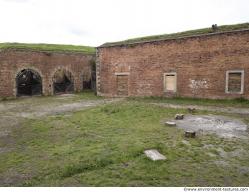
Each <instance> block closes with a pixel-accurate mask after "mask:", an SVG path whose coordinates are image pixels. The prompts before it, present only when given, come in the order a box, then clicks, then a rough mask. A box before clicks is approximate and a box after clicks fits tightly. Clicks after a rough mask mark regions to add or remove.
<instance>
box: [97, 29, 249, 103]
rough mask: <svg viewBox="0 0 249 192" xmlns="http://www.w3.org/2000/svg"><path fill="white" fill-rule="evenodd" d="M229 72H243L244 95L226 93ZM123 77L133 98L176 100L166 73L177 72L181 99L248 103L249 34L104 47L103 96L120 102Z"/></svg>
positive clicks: (100, 52) (99, 79)
mask: <svg viewBox="0 0 249 192" xmlns="http://www.w3.org/2000/svg"><path fill="white" fill-rule="evenodd" d="M227 70H244V72H245V79H244V94H242V95H240V94H228V93H225V86H226V71H227ZM121 72H123V73H127V74H129V79H128V88H129V93H128V94H129V96H172V93H171V94H170V93H169V94H168V93H164V89H163V73H169V72H176V73H177V93H176V95H178V96H182V97H199V98H235V97H244V98H247V99H249V30H247V31H246V30H244V31H234V32H229V33H220V34H213V35H205V36H196V37H188V38H181V39H175V40H164V41H157V42H150V43H148V42H147V43H139V44H133V45H123V46H112V47H99V48H98V54H97V76H98V77H97V90H98V95H104V96H117V75H115V73H116V74H117V73H121ZM173 95H174V94H173Z"/></svg>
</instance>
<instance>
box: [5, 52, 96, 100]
mask: <svg viewBox="0 0 249 192" xmlns="http://www.w3.org/2000/svg"><path fill="white" fill-rule="evenodd" d="M92 59H95V56H94V55H85V54H81V53H46V52H37V51H27V50H25V51H24V50H0V82H1V83H0V97H13V96H16V75H17V74H18V73H19V72H20V71H21V70H23V69H33V70H35V71H37V72H38V73H39V74H40V76H41V77H42V92H43V95H52V94H53V86H52V85H53V80H52V79H53V76H54V74H55V72H56V71H57V70H58V69H60V68H63V69H66V70H68V71H70V72H71V73H72V75H73V79H74V91H76V92H79V91H82V89H83V80H84V81H89V80H90V78H91V63H90V61H91V60H92Z"/></svg>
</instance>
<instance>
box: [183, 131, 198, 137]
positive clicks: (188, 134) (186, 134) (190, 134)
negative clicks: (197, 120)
mask: <svg viewBox="0 0 249 192" xmlns="http://www.w3.org/2000/svg"><path fill="white" fill-rule="evenodd" d="M195 136H196V133H195V131H185V137H187V138H195Z"/></svg>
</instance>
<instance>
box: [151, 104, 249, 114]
mask: <svg viewBox="0 0 249 192" xmlns="http://www.w3.org/2000/svg"><path fill="white" fill-rule="evenodd" d="M150 104H152V105H157V106H160V107H166V108H174V109H188V108H195V109H198V110H204V111H213V112H223V113H231V114H239V115H249V109H248V108H235V107H215V106H200V105H177V104H169V103H150Z"/></svg>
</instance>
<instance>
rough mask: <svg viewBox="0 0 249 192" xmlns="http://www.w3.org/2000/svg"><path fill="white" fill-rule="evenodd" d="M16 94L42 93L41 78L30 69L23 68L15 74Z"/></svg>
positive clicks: (31, 94) (30, 94)
mask: <svg viewBox="0 0 249 192" xmlns="http://www.w3.org/2000/svg"><path fill="white" fill-rule="evenodd" d="M16 87H17V96H33V95H41V94H42V78H41V76H40V75H39V73H38V72H36V71H34V70H32V69H23V70H22V71H20V72H19V73H18V74H17V76H16Z"/></svg>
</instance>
